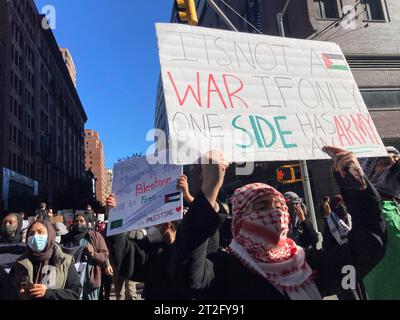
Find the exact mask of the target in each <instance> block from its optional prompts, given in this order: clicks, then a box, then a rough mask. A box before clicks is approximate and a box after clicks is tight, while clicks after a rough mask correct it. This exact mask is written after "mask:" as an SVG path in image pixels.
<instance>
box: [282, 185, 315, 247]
mask: <svg viewBox="0 0 400 320" xmlns="http://www.w3.org/2000/svg"><path fill="white" fill-rule="evenodd" d="M283 196H284V198H285V202H286V205H287V207H288V210H289V232H288V237H289V238H290V239H292V240H293V241H294V242H295V243H296V244H298V245H299V246H300V247H303V248H309V247H315V246H316V245H317V243H318V234H317V232H316V231H315V229H314V226H313V225H312V223H311V221H310V218H309V215H308V214H307V208H306V206H305V205H304V201H303V199H302V198H300V197H299V196H298V195H297V194H296V193H294V192H292V191H289V192H286V193H285V194H284V195H283Z"/></svg>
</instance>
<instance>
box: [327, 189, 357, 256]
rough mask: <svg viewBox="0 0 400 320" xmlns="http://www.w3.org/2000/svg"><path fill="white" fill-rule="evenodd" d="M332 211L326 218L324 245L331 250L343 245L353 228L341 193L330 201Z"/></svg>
mask: <svg viewBox="0 0 400 320" xmlns="http://www.w3.org/2000/svg"><path fill="white" fill-rule="evenodd" d="M329 207H330V208H331V213H330V215H328V216H327V217H326V218H325V228H324V230H325V232H324V242H323V246H324V248H325V249H327V250H329V249H330V248H332V247H336V246H341V245H343V244H345V243H347V241H348V236H349V233H350V231H351V229H352V220H351V215H350V214H349V212H348V210H347V207H346V205H345V204H344V200H343V197H342V196H341V195H335V196H334V197H333V198H332V199H331V200H330V203H329Z"/></svg>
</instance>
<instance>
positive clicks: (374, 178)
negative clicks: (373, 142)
mask: <svg viewBox="0 0 400 320" xmlns="http://www.w3.org/2000/svg"><path fill="white" fill-rule="evenodd" d="M386 151H387V152H388V153H389V154H392V155H395V156H397V157H400V152H399V151H398V150H397V149H396V148H394V147H386ZM382 159H383V158H366V159H363V160H362V161H360V164H361V166H362V168H363V170H364V172H365V175H366V176H367V177H368V178H369V179H370V180H371V182H372V183H373V184H374V185H375V187H376V189H377V190H378V191H379V193H381V194H382V195H386V196H392V197H395V198H397V199H400V166H399V165H398V162H397V165H393V166H390V167H387V168H385V169H384V170H383V171H381V172H376V167H377V165H378V162H379V161H380V160H382Z"/></svg>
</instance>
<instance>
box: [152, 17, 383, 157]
mask: <svg viewBox="0 0 400 320" xmlns="http://www.w3.org/2000/svg"><path fill="white" fill-rule="evenodd" d="M157 34H158V45H159V51H160V61H161V69H162V79H163V86H164V94H165V101H166V108H167V114H168V124H169V133H170V139H171V140H170V148H171V152H172V155H173V160H174V161H175V162H176V163H184V164H186V163H191V162H192V161H194V160H196V156H198V155H201V154H204V153H205V152H206V151H208V150H209V149H210V148H214V149H220V150H222V151H223V152H224V154H225V156H226V158H227V159H228V160H229V161H264V160H299V159H303V160H307V159H324V158H326V157H327V156H326V155H325V154H324V153H323V152H322V151H321V148H322V146H324V145H327V144H329V145H336V146H341V147H344V148H346V149H348V150H352V151H354V152H355V153H357V154H360V155H362V156H378V155H385V154H386V152H385V150H384V147H383V144H382V141H381V138H380V137H379V134H378V133H377V130H376V128H375V125H374V123H373V122H372V119H371V116H370V114H369V113H368V111H367V108H366V106H365V103H364V101H363V99H362V96H361V94H360V92H359V90H358V87H357V84H356V83H355V81H354V78H353V76H352V73H351V71H350V69H349V66H348V64H347V62H346V60H345V58H344V56H343V53H342V51H341V50H340V48H339V47H338V46H337V45H336V44H334V43H329V42H318V41H309V40H298V39H288V38H280V37H271V36H263V35H254V34H245V33H235V32H230V31H221V30H216V29H208V28H199V27H190V26H185V25H178V24H157ZM188 150H189V151H196V152H195V153H193V152H192V153H191V154H192V155H193V157H192V158H190V159H189V158H187V157H185V156H184V154H186V153H187V151H188Z"/></svg>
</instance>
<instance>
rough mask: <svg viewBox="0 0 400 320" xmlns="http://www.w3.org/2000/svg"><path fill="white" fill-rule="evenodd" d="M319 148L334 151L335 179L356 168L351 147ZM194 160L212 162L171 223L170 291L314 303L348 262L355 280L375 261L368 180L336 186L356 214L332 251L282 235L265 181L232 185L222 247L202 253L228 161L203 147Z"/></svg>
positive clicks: (377, 246) (381, 227)
mask: <svg viewBox="0 0 400 320" xmlns="http://www.w3.org/2000/svg"><path fill="white" fill-rule="evenodd" d="M324 150H325V151H328V150H329V151H332V152H334V154H335V155H334V170H335V171H334V174H335V178H336V179H338V175H341V176H347V175H348V174H350V172H348V171H347V169H346V168H348V167H351V166H357V167H359V165H358V161H357V158H356V157H355V155H354V154H353V153H351V152H347V151H345V150H341V149H338V148H334V147H325V149H324ZM202 160H203V161H202V163H212V164H204V165H203V168H202V169H203V178H204V179H203V183H202V187H201V191H200V192H199V193H198V194H197V196H196V197H195V200H194V202H193V204H192V206H191V207H190V210H189V212H188V213H187V215H186V217H185V219H184V220H183V222H182V224H181V226H180V228H179V232H178V234H177V239H176V242H175V246H174V252H173V255H172V258H171V264H170V272H171V275H172V277H173V282H174V285H175V286H176V287H177V288H181V289H183V290H186V291H187V292H188V293H192V294H194V293H199V292H200V294H201V296H202V297H203V298H205V299H241V300H242V299H254V300H289V299H290V300H308V299H311V300H314V299H315V300H318V299H321V298H323V297H325V296H330V295H333V294H336V293H337V292H338V291H339V290H340V288H341V283H342V278H343V274H342V269H343V267H344V266H347V265H351V266H354V268H355V271H356V275H357V277H361V278H362V277H364V276H365V275H366V274H367V273H368V272H369V271H370V270H371V269H372V267H373V266H374V265H376V264H377V263H378V262H379V260H380V259H382V257H383V255H384V252H385V241H384V238H385V230H386V225H385V221H384V219H383V217H382V214H381V211H380V206H379V200H380V199H379V195H378V194H377V192H376V190H375V189H374V187H373V186H372V185H371V184H370V183H369V181H368V179H365V183H366V188H363V189H362V190H361V189H358V185H355V184H354V186H353V185H352V186H351V189H346V190H342V194H343V197H344V199H345V200H346V203H348V204H349V205H351V206H352V213H353V215H354V216H355V217H356V219H354V228H353V230H352V232H351V233H350V235H349V241H348V243H347V244H345V245H343V246H340V247H338V248H337V249H336V250H330V251H325V250H316V249H315V248H311V249H303V248H301V247H299V246H298V245H297V244H296V243H295V242H294V241H293V240H291V239H290V238H288V237H287V234H288V226H289V212H288V207H287V206H286V202H285V199H284V197H283V196H282V194H281V193H279V192H278V191H277V190H275V189H274V188H273V187H271V186H269V185H266V184H262V183H255V184H250V185H247V186H244V187H242V188H239V189H237V190H236V191H235V193H234V195H233V197H232V202H233V206H232V211H233V218H232V219H233V221H232V233H233V240H232V242H231V244H230V246H229V249H228V252H217V253H214V254H208V253H207V250H206V247H207V238H208V237H209V236H210V235H211V234H213V233H214V232H215V230H217V229H218V227H219V220H218V215H217V214H216V212H215V210H214V205H215V202H216V199H217V195H218V192H219V190H220V188H221V187H222V185H223V180H224V176H225V172H226V169H227V167H228V164H227V162H226V161H225V160H224V157H223V155H222V154H220V153H219V152H209V153H208V154H207V156H206V158H205V159H202ZM362 177H363V176H362ZM363 178H364V177H363ZM356 224H357V225H356Z"/></svg>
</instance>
